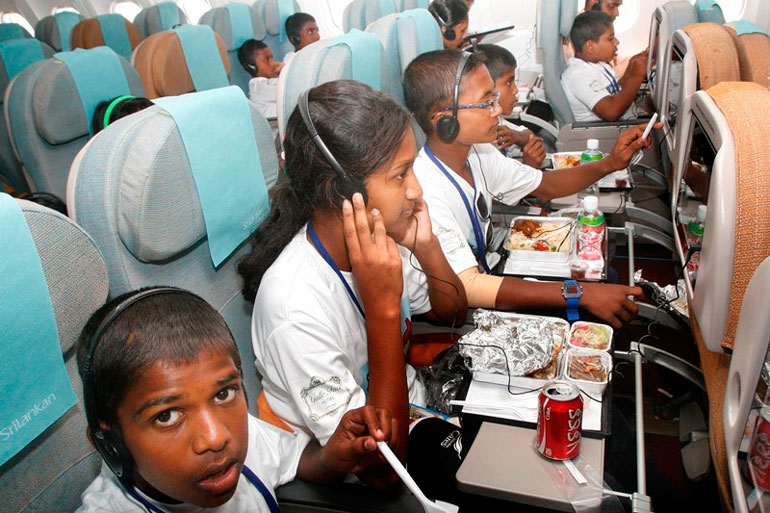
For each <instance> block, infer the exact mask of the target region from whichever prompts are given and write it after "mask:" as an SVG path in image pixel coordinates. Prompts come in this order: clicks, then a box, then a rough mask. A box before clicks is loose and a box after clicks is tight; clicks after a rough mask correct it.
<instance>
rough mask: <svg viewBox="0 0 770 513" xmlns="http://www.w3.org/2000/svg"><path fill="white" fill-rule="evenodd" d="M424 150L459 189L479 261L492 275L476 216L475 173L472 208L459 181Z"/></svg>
mask: <svg viewBox="0 0 770 513" xmlns="http://www.w3.org/2000/svg"><path fill="white" fill-rule="evenodd" d="M423 149H424V150H425V153H426V154H427V155H428V157H429V158H430V159H431V160H432V161H433V163H434V164H436V167H438V168H439V170H441V172H442V173H444V176H446V177H447V179H448V180H449V181H450V182H451V183H452V185H454V186H455V189H457V192H458V193H459V194H460V198H462V200H463V204H464V205H465V210H466V211H467V212H468V217H470V218H471V225H472V226H473V236H474V238H475V239H476V251H477V252H478V254H479V260H481V265H482V266H483V267H484V270H485V271H486V272H487V274H492V271H491V270H490V269H489V264H487V243H486V240H485V239H484V234H483V232H482V231H481V223H479V217H478V215H476V202H475V199H476V182H475V181H474V179H473V172H471V185H473V199H474V204H473V208H471V205H470V203H468V196H466V195H465V193H464V192H463V190H462V188H461V187H460V184H459V183H457V180H455V179H454V178H453V177H452V175H450V174H449V171H447V170H446V168H445V167H444V165H443V164H442V163H441V161H440V160H439V159H437V158H436V156H435V155H434V154H433V152H432V151H430V148H429V147H428V145H427V143H426V144H425V146H423ZM466 164H467V165H468V169H470V167H471V166H470V164H468V162H467V161H466Z"/></svg>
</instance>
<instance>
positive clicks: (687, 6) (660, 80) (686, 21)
mask: <svg viewBox="0 0 770 513" xmlns="http://www.w3.org/2000/svg"><path fill="white" fill-rule="evenodd" d="M697 22H698V13H697V11H696V10H695V7H693V5H692V4H691V3H690V2H688V1H686V0H681V1H676V2H668V3H666V4H663V5H661V6H660V7H658V8H657V9H655V12H654V13H653V15H652V24H651V27H650V44H649V47H650V48H652V49H654V50H655V51H654V52H650V58H649V59H648V61H647V78H648V80H649V85H650V92H651V97H652V103H653V105H655V107H656V108H660V106H661V105H662V94H663V89H664V88H665V84H666V77H665V75H664V74H663V72H664V71H665V70H664V69H663V66H662V64H663V61H664V60H665V55H666V51H667V49H668V42H669V40H670V39H671V37H672V36H673V35H674V32H676V31H677V30H679V29H683V28H685V27H686V26H688V25H692V24H693V23H697ZM656 37H657V39H658V40H657V44H656V41H655V38H656ZM653 53H654V57H655V62H656V66H655V69H656V74H655V75H653V74H652V71H653V66H652V57H653Z"/></svg>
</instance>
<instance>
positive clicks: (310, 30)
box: [297, 21, 321, 51]
mask: <svg viewBox="0 0 770 513" xmlns="http://www.w3.org/2000/svg"><path fill="white" fill-rule="evenodd" d="M319 39H321V33H320V32H319V31H318V24H317V23H316V22H314V21H308V22H305V24H304V25H302V29H301V30H300V31H299V44H298V45H297V51H300V50H302V49H303V48H305V47H306V46H307V45H309V44H312V43H315V42H316V41H318V40H319Z"/></svg>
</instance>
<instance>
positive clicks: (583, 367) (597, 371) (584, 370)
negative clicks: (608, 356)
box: [567, 353, 609, 383]
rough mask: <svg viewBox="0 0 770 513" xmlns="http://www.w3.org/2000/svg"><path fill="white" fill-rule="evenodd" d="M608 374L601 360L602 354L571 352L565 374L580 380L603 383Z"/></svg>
mask: <svg viewBox="0 0 770 513" xmlns="http://www.w3.org/2000/svg"><path fill="white" fill-rule="evenodd" d="M608 375H609V372H608V369H607V367H606V366H605V363H604V361H603V360H602V354H601V353H597V354H585V353H583V354H580V355H575V354H573V355H572V356H571V357H570V359H569V365H568V367H567V376H569V377H570V378H572V379H579V380H582V381H593V382H596V383H604V382H606V381H607V376H608Z"/></svg>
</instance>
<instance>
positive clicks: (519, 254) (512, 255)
mask: <svg viewBox="0 0 770 513" xmlns="http://www.w3.org/2000/svg"><path fill="white" fill-rule="evenodd" d="M520 220H521V221H524V220H531V221H536V222H541V223H563V224H565V225H569V228H564V232H565V233H566V234H567V235H566V236H567V237H568V240H566V241H564V245H563V246H562V248H561V251H558V252H553V251H535V250H529V249H513V248H511V236H512V234H511V231H512V230H513V227H514V226H515V225H516V223H517V222H518V221H520ZM574 228H575V219H572V218H569V217H531V216H518V217H514V218H513V220H512V221H511V226H510V228H509V230H508V237H507V238H506V241H505V249H507V250H508V258H509V259H511V260H524V261H529V262H562V263H566V262H568V261H569V255H570V251H571V248H572V246H573V242H574V236H575V230H574ZM555 233H561V232H555ZM530 240H533V239H530ZM535 240H537V239H535Z"/></svg>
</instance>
